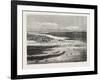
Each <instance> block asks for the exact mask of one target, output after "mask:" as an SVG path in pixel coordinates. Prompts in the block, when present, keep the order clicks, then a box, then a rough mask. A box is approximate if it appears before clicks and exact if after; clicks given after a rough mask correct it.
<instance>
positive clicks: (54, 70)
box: [17, 5, 94, 75]
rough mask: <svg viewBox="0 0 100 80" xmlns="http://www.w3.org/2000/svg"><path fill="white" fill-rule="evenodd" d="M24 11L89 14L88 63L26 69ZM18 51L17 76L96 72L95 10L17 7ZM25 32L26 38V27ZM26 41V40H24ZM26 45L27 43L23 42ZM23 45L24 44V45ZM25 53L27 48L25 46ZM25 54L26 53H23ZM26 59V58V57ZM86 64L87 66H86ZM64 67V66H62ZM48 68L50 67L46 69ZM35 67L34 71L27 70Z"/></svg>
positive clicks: (37, 66) (38, 66)
mask: <svg viewBox="0 0 100 80" xmlns="http://www.w3.org/2000/svg"><path fill="white" fill-rule="evenodd" d="M22 10H32V11H54V12H76V13H88V14H90V15H89V16H88V23H89V24H88V25H87V26H88V27H87V37H88V38H87V51H88V52H87V53H88V54H87V57H88V58H87V59H88V60H87V62H78V63H62V64H53V66H57V67H55V68H54V67H52V66H51V65H50V64H44V65H34V66H27V65H25V68H23V67H22V64H24V63H23V62H26V61H22V60H24V58H22V57H23V54H22ZM17 24H18V26H17V31H18V32H17V35H18V36H17V41H18V42H17V43H18V46H17V49H18V53H17V54H18V55H17V56H18V57H17V74H18V75H24V74H44V73H59V72H78V71H93V70H94V44H93V43H94V10H92V9H77V8H57V7H43V6H23V5H18V6H17ZM23 26H24V27H23V28H24V29H23V30H24V31H23V34H24V36H25V32H26V31H25V30H26V26H25V25H23ZM23 40H26V39H23ZM23 42H24V43H26V42H25V41H23ZM24 43H23V44H24ZM23 48H24V51H25V50H26V47H25V46H23ZM23 53H25V52H23ZM24 57H25V56H24ZM84 64H85V66H84ZM61 65H62V66H61ZM68 65H71V66H72V65H73V66H74V65H79V66H74V67H67V66H68ZM45 66H48V67H45ZM58 66H60V67H58ZM30 67H33V69H32V68H31V69H27V68H30Z"/></svg>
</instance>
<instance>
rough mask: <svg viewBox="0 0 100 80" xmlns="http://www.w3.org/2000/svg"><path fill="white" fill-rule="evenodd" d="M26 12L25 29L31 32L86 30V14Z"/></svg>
mask: <svg viewBox="0 0 100 80" xmlns="http://www.w3.org/2000/svg"><path fill="white" fill-rule="evenodd" d="M48 14H49V15H46V14H45V15H42V14H27V30H28V31H33V32H69V31H86V29H87V17H86V16H71V15H61V14H60V15H50V14H52V13H48ZM73 15H74V14H73Z"/></svg>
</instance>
